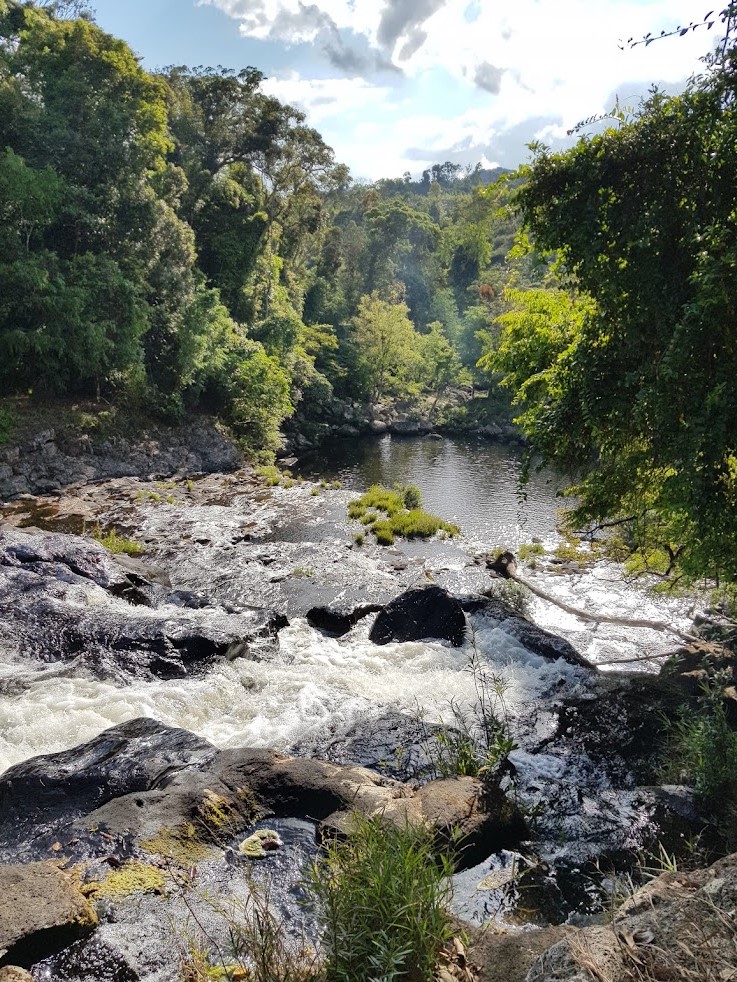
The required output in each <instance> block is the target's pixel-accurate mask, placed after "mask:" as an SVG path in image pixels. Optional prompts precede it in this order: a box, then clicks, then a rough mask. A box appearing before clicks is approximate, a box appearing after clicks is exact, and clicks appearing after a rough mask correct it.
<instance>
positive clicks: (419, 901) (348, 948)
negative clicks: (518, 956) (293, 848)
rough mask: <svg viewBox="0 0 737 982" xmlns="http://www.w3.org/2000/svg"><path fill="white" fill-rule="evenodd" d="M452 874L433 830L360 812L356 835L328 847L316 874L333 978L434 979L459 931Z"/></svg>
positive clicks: (312, 886)
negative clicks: (449, 908)
mask: <svg viewBox="0 0 737 982" xmlns="http://www.w3.org/2000/svg"><path fill="white" fill-rule="evenodd" d="M451 873H452V864H451V862H450V859H449V858H448V857H447V856H446V857H441V858H439V859H437V858H436V857H435V856H434V855H433V851H432V833H431V831H429V830H428V829H426V828H424V827H413V826H410V825H405V826H403V827H400V828H397V827H396V826H393V825H388V824H384V823H383V822H381V821H380V820H379V819H367V818H363V817H360V816H358V815H356V816H355V817H354V827H353V830H352V834H351V836H350V838H349V839H348V841H346V842H339V841H334V842H332V843H331V844H330V845H328V847H327V849H326V851H325V854H324V856H323V857H322V858H321V859H319V860H318V861H317V862H315V863H314V864H313V866H312V868H311V869H310V871H309V874H308V880H307V889H308V891H309V892H310V894H311V895H312V897H313V899H314V904H315V909H316V914H317V917H318V919H319V921H320V922H321V925H322V927H323V930H324V934H323V947H324V952H323V955H324V957H325V965H326V979H327V982H371V980H378V979H381V980H396V979H400V978H401V979H404V980H407V982H426V980H428V979H432V978H434V977H435V969H436V965H437V961H438V955H439V953H440V950H441V948H442V947H443V945H444V944H445V943H446V941H448V939H449V938H450V936H451V930H450V922H449V917H448V914H447V912H446V910H445V905H446V903H447V902H448V900H449V899H450V890H451V887H450V876H451Z"/></svg>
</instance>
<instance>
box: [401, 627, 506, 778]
mask: <svg viewBox="0 0 737 982" xmlns="http://www.w3.org/2000/svg"><path fill="white" fill-rule="evenodd" d="M466 670H467V671H468V672H469V673H470V674H471V676H472V678H473V683H474V689H475V691H476V699H475V701H474V702H473V704H472V705H471V706H469V707H468V708H464V707H463V706H461V705H460V703H459V702H458V701H457V700H455V699H451V700H450V702H449V704H448V705H449V716H448V717H446V719H444V720H443V722H442V724H441V726H440V729H439V730H438V729H435V730H431V729H429V728H426V731H425V735H424V737H423V740H422V746H423V749H424V751H425V754H426V756H427V758H428V759H429V760H430V762H431V764H432V767H433V770H434V772H435V776H436V777H452V776H454V775H461V776H468V777H478V778H480V779H481V780H482V781H484V783H486V784H488V785H495V784H496V783H497V782H498V779H499V775H500V772H501V769H502V766H503V765H504V763H505V762H506V760H507V757H508V756H509V754H510V753H511V752H512V751H513V750H516V749H517V744H516V743H515V741H514V738H513V737H512V733H511V730H510V725H509V713H508V711H507V705H506V702H505V698H504V697H505V694H506V691H507V689H508V688H509V683H508V681H507V680H506V679H505V678H504V676H503V675H500V674H498V673H494V672H490V671H489V670H488V669H487V668H486V667H485V665H484V664H483V663H482V660H481V656H480V654H479V651H478V648H477V645H476V642H475V639H474V640H473V654H472V655H471V658H470V659H469V663H468V666H467V669H466ZM420 721H421V722H424V721H423V718H422V716H420Z"/></svg>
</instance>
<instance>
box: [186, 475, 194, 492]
mask: <svg viewBox="0 0 737 982" xmlns="http://www.w3.org/2000/svg"><path fill="white" fill-rule="evenodd" d="M184 486H185V487H186V489H187V493H188V494H192V492H193V491H194V481H193V480H192V478H191V477H189V478H187V482H186V484H185V485H184Z"/></svg>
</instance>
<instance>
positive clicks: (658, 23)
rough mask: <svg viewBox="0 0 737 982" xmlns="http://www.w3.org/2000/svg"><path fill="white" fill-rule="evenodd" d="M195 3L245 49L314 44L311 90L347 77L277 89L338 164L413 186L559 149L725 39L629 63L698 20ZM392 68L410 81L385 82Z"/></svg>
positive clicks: (612, 9)
mask: <svg viewBox="0 0 737 982" xmlns="http://www.w3.org/2000/svg"><path fill="white" fill-rule="evenodd" d="M197 2H198V3H201V4H210V5H213V6H216V7H218V8H220V9H221V10H223V11H224V12H226V13H227V14H229V15H230V16H232V17H234V18H236V19H237V20H238V21H239V24H240V30H241V32H242V34H243V35H244V37H246V38H250V39H254V40H266V39H269V40H272V41H279V42H281V43H283V44H285V45H294V44H297V43H304V42H308V43H310V44H311V45H312V48H311V51H310V52H309V53H308V56H305V57H308V62H304V59H303V60H302V61H301V62H300V64H301V65H303V66H304V64H306V63H309V61H312V62H313V63H314V65H315V71H314V74H315V76H324V75H325V74H326V73H327V74H330V75H334V74H336V72H337V73H339V74H341V75H344V76H349V77H340V78H336V77H332V78H327V79H325V78H319V79H318V78H317V77H316V78H313V79H310V78H309V77H303V78H299V77H298V76H296V75H294V74H292V75H290V76H288V77H285V78H281V79H276V80H273V81H270V82H269V83H268V87H269V91H272V92H273V93H274V94H275V95H277V96H279V98H282V99H284V100H285V101H289V102H292V103H296V104H298V105H300V106H302V107H303V108H304V109H305V110H306V111H307V113H308V116H309V119H310V121H311V122H312V123H314V124H315V125H317V126H318V127H319V128H320V129H321V130H323V132H324V135H325V137H326V139H327V140H328V142H330V143H332V145H333V146H334V147H335V149H336V151H337V154H338V156H339V158H340V159H342V160H345V161H346V162H347V163H348V164H349V165H350V166H351V169H352V170H353V171H354V173H357V174H359V175H366V176H370V177H376V176H379V175H387V174H401V173H402V171H403V170H406V169H410V170H412V171H413V172H417V171H418V170H421V169H422V167H424V166H427V165H428V164H431V163H434V162H437V161H438V160H440V157H439V156H435V157H433V156H432V154H437V155H442V154H443V153H448V154H456V156H455V157H453V159H458V160H463V161H464V162H465V160H466V159H468V160H471V159H473V153H474V149H475V150H476V152H477V158H480V157H481V156H482V154H486V155H487V156H489V157H490V159H493V158H494V157H496V156H497V152H498V151H497V149H496V146H497V143H498V140H499V139H500V138H501V136H502V135H503V134H505V133H509V131H511V130H514V131H515V132H516V131H520V132H522V131H524V134H525V139H532V138H533V136H535V135H536V134H537V135H538V138H541V139H545V140H547V141H551V140H552V141H555V140H559V139H561V138H562V136H563V134H564V133H565V131H566V130H567V129H569V128H571V127H572V126H574V125H575V124H576V123H577V122H578V121H579V120H580V119H581V118H582V117H588V116H591V115H595V114H598V113H604V112H606V111H607V110H608V109H610V108H611V101H612V94H613V93H615V92H616V93H617V95H618V96H619V99H620V102H621V103H622V104H625V105H626V104H631V103H632V102H637V101H638V98H639V97H640V96H641V95H643V94H644V93H645V92H646V91H647V88H648V86H649V84H650V82H651V81H653V80H657V81H659V82H665V83H670V84H677V83H680V82H682V81H683V80H684V79H685V78H687V77H688V76H689V75H690V74H692V73H693V72H694V71H696V70H698V68H699V62H698V58H699V56H701V55H703V54H704V53H705V52H706V51H707V50H708V48H709V45H710V42H712V41H713V40H714V39H715V37H716V28H715V30H714V31H713V32H711V33H707V32H706V31H705V30H697V31H694V32H689V34H687V35H686V36H685V37H682V38H672V39H668V40H663V41H658V42H656V43H653V44H651V45H648V46H647V47H646V46H644V45H639V46H637V47H635V48H630V47H628V46H627V45H626V44H625V45H624V50H621V49H620V46H619V44H618V42H619V41H620V39H626V38H628V37H635V38H638V37H641V36H643V35H644V34H646V33H647V32H648V31H650V32H652V33H653V34H659V33H660V31H661V30H662V29H664V28H665V29H668V28H672V27H675V26H676V25H677V24H679V23H688V22H689V21H690V20H691V19H692V17H694V16H698V11H696V12H695V11H694V4H693V0H597V2H596V3H592V2H591V0H515V3H514V4H507V5H504V6H500V5H498V4H492V3H491V2H490V0H487V2H484V3H475V2H472V0H468V2H465V3H462V2H459V0H197ZM702 16H703V13H702ZM390 59H391V61H390ZM392 62H393V64H394V66H395V68H401V71H402V73H403V76H404V77H403V78H402V77H401V76H399V75H396V76H392V75H391V74H387V73H386V69H387V66H390V64H391V63H392ZM382 71H383V72H384V74H378V73H379V72H382ZM302 74H303V75H304V76H306V75H307V74H308V72H306V71H305V70H304V67H303V68H302ZM400 78H401V82H400V81H399V80H400ZM392 79H395V80H396V81H395V82H393V81H392ZM625 83H626V85H625ZM400 86H401V87H400ZM400 99H401V100H402V102H401V103H400V101H399V100H400ZM451 100H453V101H451ZM428 107H429V109H430V111H428ZM523 142H524V141H523V140H522V141H521V143H523ZM424 155H426V156H424ZM524 156H525V152H524V149H523V146H522V145H520V147H519V152H518V155H517V160H521V159H522V158H523V157H524ZM443 159H444V158H443Z"/></svg>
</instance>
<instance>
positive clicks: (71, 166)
mask: <svg viewBox="0 0 737 982" xmlns="http://www.w3.org/2000/svg"><path fill="white" fill-rule="evenodd" d="M80 7H82V8H83V7H84V4H78V3H75V4H69V3H62V4H49V5H45V6H41V5H39V4H34V3H19V2H15V0H0V214H1V215H2V218H3V222H2V229H1V230H0V385H1V386H2V388H3V389H4V390H5V392H6V393H12V392H19V391H22V392H25V391H27V390H29V389H31V390H33V392H34V393H36V394H46V393H51V394H55V395H57V396H71V397H76V398H79V397H92V396H95V395H97V396H98V397H99V396H100V395H101V394H102V396H103V397H105V398H109V399H118V400H120V399H127V400H129V402H130V403H131V404H132V403H136V404H138V405H139V406H144V407H146V409H147V410H148V411H153V412H157V413H159V414H163V415H164V416H166V417H168V418H176V417H177V416H178V415H179V414H181V413H182V412H183V411H186V410H188V409H203V410H205V411H212V412H217V413H219V414H221V415H223V416H224V417H225V418H226V419H227V420H228V421H229V422H230V423H231V424H232V425H233V427H234V428H235V430H236V432H237V433H239V435H240V436H241V438H242V439H243V441H244V443H245V444H246V445H247V446H248V447H250V448H251V449H254V450H259V449H262V448H269V447H273V446H275V445H276V443H277V440H278V428H279V425H280V423H281V422H282V421H283V420H284V419H286V418H287V417H289V416H290V415H291V414H292V413H293V412H294V411H295V409H296V410H297V411H298V412H299V413H300V414H301V415H302V416H303V417H304V418H306V419H307V420H309V419H310V418H313V419H314V418H319V416H320V414H321V412H322V410H323V408H324V406H325V405H326V403H328V402H329V401H330V400H331V399H333V398H334V396H338V397H341V398H344V399H355V400H366V399H370V398H373V399H377V398H380V397H381V396H383V395H385V394H395V395H397V394H399V395H405V396H409V397H412V396H416V395H417V394H419V393H420V392H423V391H425V392H428V393H433V392H436V393H437V392H440V391H442V390H443V389H444V388H445V387H447V386H449V385H451V384H454V383H458V382H462V383H466V384H469V383H472V382H473V381H477V382H484V381H485V376H484V373H483V371H482V370H480V369H478V368H477V366H476V363H477V361H478V358H479V357H480V355H481V351H482V348H481V343H482V342H481V341H480V340H479V332H483V331H487V332H488V331H492V330H493V329H494V318H495V317H496V315H497V314H498V313H499V312H500V310H501V306H500V304H501V298H502V293H503V288H504V285H505V283H506V281H507V279H508V278H509V275H510V270H509V268H508V266H507V264H506V259H505V257H506V254H507V252H508V250H509V248H510V246H511V244H512V240H513V237H514V232H515V227H516V221H515V219H514V218H512V217H511V216H510V214H509V212H508V211H507V210H505V207H504V205H505V198H506V192H505V191H504V190H503V189H499V190H495V191H491V192H490V191H488V190H487V188H488V185H489V183H490V181H491V180H492V179H493V178H494V177H496V176H498V175H497V174H496V173H492V172H488V171H486V172H485V171H482V170H481V169H480V168H476V170H475V171H473V172H469V173H467V172H463V171H461V170H460V168H458V167H457V166H454V165H452V164H447V163H446V164H439V165H436V166H434V167H432V168H431V169H430V170H428V171H426V172H425V173H424V174H423V175H422V178H421V180H419V181H412V180H411V178H410V176H409V175H406V176H405V177H403V178H401V179H399V180H386V181H380V182H378V183H377V184H373V185H366V184H354V183H352V182H351V179H350V176H349V174H348V171H347V169H346V168H345V167H344V166H342V165H340V164H339V163H337V162H336V160H335V158H334V154H333V152H332V150H331V149H330V148H329V147H327V146H326V145H325V143H324V142H323V140H322V138H321V137H320V135H319V134H318V133H317V132H316V131H315V130H313V129H311V128H309V127H308V126H306V125H305V120H304V116H303V114H302V113H300V112H299V111H297V110H295V109H294V108H292V107H290V106H286V105H283V104H281V103H280V102H279V101H278V100H276V99H274V98H271V97H269V96H268V95H266V94H264V92H263V91H262V87H261V84H262V81H263V76H262V75H261V73H260V72H259V71H258V70H256V69H255V68H246V69H244V70H242V71H228V70H222V69H217V70H213V69H202V68H196V69H189V68H186V67H173V68H169V69H167V70H166V71H165V72H164V73H163V74H159V75H152V74H150V73H148V72H146V71H144V70H143V69H142V68H141V66H140V64H139V62H138V60H137V59H136V57H135V56H134V55H133V53H132V52H131V51H130V49H129V48H128V47H127V45H126V44H125V43H124V42H123V41H120V40H118V39H116V38H114V37H111V36H110V35H108V34H106V33H104V32H103V31H102V30H100V29H99V28H98V27H97V26H96V25H95V23H94V22H93V20H92V19H91V17H90V16H89V15H84V14H83V16H75V15H78V14H79V13H80Z"/></svg>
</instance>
